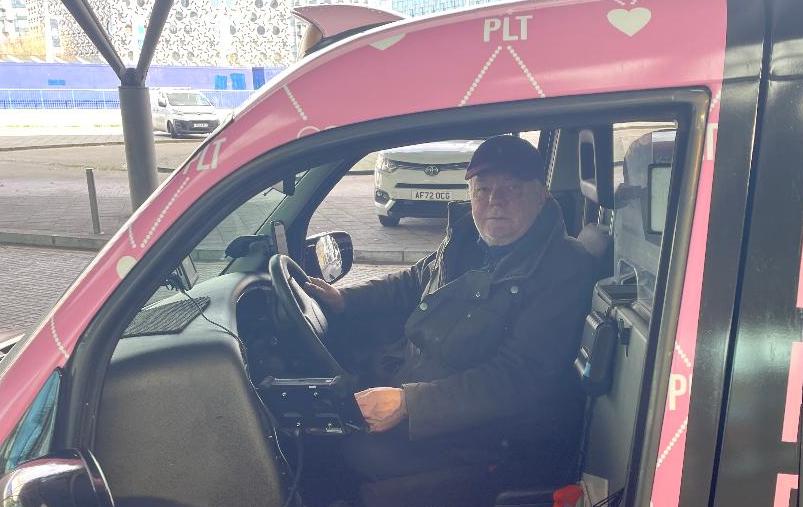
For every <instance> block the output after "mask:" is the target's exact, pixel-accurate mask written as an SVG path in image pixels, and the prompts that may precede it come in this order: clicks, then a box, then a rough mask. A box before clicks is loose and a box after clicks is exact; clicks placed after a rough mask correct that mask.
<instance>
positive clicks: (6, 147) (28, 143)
mask: <svg viewBox="0 0 803 507" xmlns="http://www.w3.org/2000/svg"><path fill="white" fill-rule="evenodd" d="M154 140H155V141H156V142H157V143H195V144H198V143H200V142H201V141H202V140H203V139H202V138H200V137H192V138H187V139H172V138H170V137H169V136H167V135H164V136H162V135H159V134H156V135H154ZM115 144H123V135H122V134H114V133H107V134H67V135H64V134H58V135H56V134H49V135H13V136H0V152H3V151H20V150H39V149H43V148H72V147H78V146H108V145H115Z"/></svg>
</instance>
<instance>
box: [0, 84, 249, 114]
mask: <svg viewBox="0 0 803 507" xmlns="http://www.w3.org/2000/svg"><path fill="white" fill-rule="evenodd" d="M198 91H200V92H201V93H203V94H204V95H205V96H206V97H207V98H208V99H209V101H210V102H212V104H214V105H215V107H218V108H221V109H234V108H235V107H237V106H239V105H240V104H242V103H243V102H244V101H245V100H246V99H247V98H248V97H250V96H251V94H252V93H254V90H198ZM119 108H120V96H119V95H118V93H117V90H116V89H106V90H88V89H69V88H65V89H53V88H42V89H23V88H4V89H0V109H119Z"/></svg>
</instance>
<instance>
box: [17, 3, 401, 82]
mask: <svg viewBox="0 0 803 507" xmlns="http://www.w3.org/2000/svg"><path fill="white" fill-rule="evenodd" d="M46 1H50V2H54V1H55V2H56V3H58V4H59V5H58V8H60V9H58V8H57V10H60V11H62V12H63V13H64V14H66V15H64V16H62V18H61V29H60V32H61V38H62V40H63V45H64V54H65V56H77V57H81V58H85V59H88V60H91V61H97V60H98V54H97V50H95V48H94V46H93V45H92V43H91V42H90V41H89V39H88V38H87V37H86V36H85V35H84V34H83V33H82V31H81V28H80V27H79V26H78V24H77V23H76V22H75V20H73V19H72V18H71V17H70V16H69V14H67V13H66V10H65V9H64V7H63V6H61V4H60V2H58V0H28V3H29V4H31V5H33V4H42V3H44V2H46ZM153 3H154V2H153V0H114V1H110V0H90V4H91V5H92V7H93V9H94V10H95V13H96V15H97V17H98V19H99V20H100V21H101V23H102V24H103V25H104V27H105V29H106V31H107V32H108V33H109V36H110V37H111V39H112V42H113V43H114V46H115V48H117V50H118V52H119V53H120V55H121V57H122V58H123V60H125V61H127V62H133V61H135V59H136V57H137V56H138V47H139V44H141V40H142V37H144V33H145V26H146V25H147V20H148V16H149V14H150V12H151V9H152V8H153ZM314 3H359V4H364V5H376V4H380V3H382V4H387V3H388V2H387V0H336V1H335V2H332V1H318V0H303V1H300V0H176V1H175V3H174V4H173V9H172V10H171V12H170V15H169V16H168V19H167V23H166V24H165V27H164V30H163V31H162V38H161V40H160V42H159V46H158V47H157V50H156V54H155V55H154V60H153V63H155V64H163V65H242V66H266V67H274V66H286V65H289V64H290V63H292V62H293V61H295V59H296V48H297V44H298V41H299V40H300V38H301V34H302V33H303V28H304V24H303V23H302V22H299V21H298V20H296V19H295V18H294V17H293V16H292V15H291V10H292V8H293V7H294V6H298V5H307V4H314Z"/></svg>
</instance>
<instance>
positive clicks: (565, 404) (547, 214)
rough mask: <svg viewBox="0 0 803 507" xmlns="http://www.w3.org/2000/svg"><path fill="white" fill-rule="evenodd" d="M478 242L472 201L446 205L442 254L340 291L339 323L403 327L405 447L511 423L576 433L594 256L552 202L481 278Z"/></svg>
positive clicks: (400, 375) (400, 372)
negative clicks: (395, 322) (577, 361)
mask: <svg viewBox="0 0 803 507" xmlns="http://www.w3.org/2000/svg"><path fill="white" fill-rule="evenodd" d="M478 236H479V235H478V232H477V229H476V227H475V225H474V221H473V219H472V217H471V212H470V208H469V207H468V205H467V203H453V204H452V205H450V208H449V225H448V228H447V233H446V238H445V239H444V241H443V242H442V243H441V245H440V247H439V248H438V250H437V251H436V252H435V253H433V254H432V255H430V256H429V257H426V258H424V259H422V260H420V261H418V262H417V263H416V264H415V265H414V266H412V267H411V268H409V269H407V270H405V271H402V272H400V273H396V274H393V275H389V276H387V277H385V278H382V279H379V280H374V281H371V282H367V283H365V284H363V285H359V286H355V287H350V288H347V289H343V293H344V296H345V299H346V316H347V317H351V318H360V315H363V316H364V315H366V314H368V315H370V314H380V315H397V316H398V315H401V316H403V317H404V318H407V320H406V324H405V326H404V341H403V345H404V353H403V356H402V360H401V364H400V365H399V367H398V369H397V370H396V371H395V373H394V375H393V379H394V381H392V382H391V383H393V384H395V385H396V386H401V387H403V388H404V391H405V399H406V402H407V411H408V414H409V432H410V437H411V438H412V439H419V438H425V437H435V436H443V435H448V434H455V433H460V432H463V431H467V430H469V431H471V430H476V429H477V428H484V429H490V430H491V431H492V433H495V434H499V432H502V433H504V432H506V431H508V430H510V429H511V428H513V427H515V426H516V425H517V423H518V424H519V426H521V423H526V425H527V427H528V428H529V433H532V432H533V430H534V429H535V428H538V431H539V432H547V433H548V432H554V431H561V430H566V429H567V428H570V427H571V428H576V427H578V425H579V422H580V417H581V416H582V404H583V395H582V392H581V391H580V388H579V383H578V381H577V378H576V375H575V374H574V373H573V367H572V362H573V360H574V358H575V356H576V354H577V351H578V348H579V340H580V332H581V327H582V322H583V319H584V316H585V315H586V313H587V311H588V305H589V301H590V297H591V291H592V268H591V258H590V256H589V254H588V253H587V252H586V251H585V249H584V248H583V247H582V246H581V245H580V243H579V242H577V240H575V239H573V238H571V237H569V236H568V235H567V234H566V227H565V225H564V223H563V218H562V216H561V212H560V208H559V206H558V204H557V202H555V201H554V200H551V199H550V200H549V201H547V203H546V204H545V206H544V208H543V209H542V211H541V213H540V214H539V216H538V218H537V219H536V221H535V223H534V224H533V226H532V227H531V228H530V230H529V231H528V232H527V233H526V234H525V236H524V237H522V238H521V239H520V240H519V241H518V242H517V243H516V246H515V248H514V249H513V250H512V251H511V252H510V253H509V254H507V255H506V256H504V257H503V258H502V259H501V260H500V261H499V262H498V264H497V265H496V267H495V269H493V270H492V271H489V270H488V269H481V268H480V269H476V266H480V265H482V262H481V261H479V262H478V260H479V259H481V257H482V249H483V245H482V244H480V243H479V242H478ZM472 266H473V267H475V269H467V268H470V267H472ZM391 320H392V319H391ZM381 338H382V337H379V339H381ZM524 434H527V432H526V431H525V432H524Z"/></svg>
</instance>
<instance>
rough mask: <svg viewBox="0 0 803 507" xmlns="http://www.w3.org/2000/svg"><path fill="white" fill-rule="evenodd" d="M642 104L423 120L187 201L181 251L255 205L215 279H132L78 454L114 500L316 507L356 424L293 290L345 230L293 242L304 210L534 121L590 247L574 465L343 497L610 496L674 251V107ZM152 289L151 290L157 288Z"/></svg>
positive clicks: (317, 319) (337, 354) (332, 361)
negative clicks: (90, 455)
mask: <svg viewBox="0 0 803 507" xmlns="http://www.w3.org/2000/svg"><path fill="white" fill-rule="evenodd" d="M639 115H640V116H634V115H633V114H622V113H620V114H619V116H618V117H617V118H615V119H613V118H612V117H611V115H610V114H607V115H605V114H603V115H601V116H600V117H599V118H598V119H597V120H596V121H595V122H594V123H591V124H589V123H588V119H589V118H588V115H583V117H582V118H579V117H568V116H561V117H556V118H549V117H545V119H544V120H543V121H541V122H539V124H538V125H533V123H532V118H531V117H530V118H528V119H527V120H526V122H529V123H528V124H526V125H525V124H524V121H522V122H520V123H518V124H516V122H513V123H511V122H510V121H508V122H505V121H501V119H500V121H498V122H496V123H494V122H488V123H487V124H486V125H485V127H484V128H483V129H482V130H481V131H480V130H479V129H477V127H476V124H474V125H473V126H468V125H467V124H462V126H453V128H451V129H442V128H432V127H430V128H422V127H420V124H419V126H418V127H416V128H412V129H408V130H402V131H401V133H400V134H399V133H397V134H396V135H395V138H394V139H389V138H388V137H387V135H386V136H385V137H384V138H382V137H381V136H379V137H377V138H375V139H373V140H371V141H367V140H364V141H362V142H356V143H355V142H352V143H351V144H348V143H346V144H342V145H341V146H339V147H338V146H337V145H336V144H331V143H330V144H326V143H324V147H325V148H326V149H325V150H321V151H319V155H318V156H315V157H313V156H310V157H307V158H306V160H304V162H303V163H299V160H300V159H299V157H296V159H295V162H294V163H295V164H296V165H293V166H287V167H284V172H283V173H282V174H284V176H283V178H282V183H281V185H277V184H274V185H271V186H269V187H267V190H264V191H261V192H259V193H257V194H256V196H254V190H253V189H255V188H264V187H263V186H257V185H258V183H259V182H262V183H263V184H264V183H265V182H270V181H275V180H276V179H277V178H276V176H273V177H272V180H271V177H269V176H266V171H265V170H264V167H265V162H264V161H263V162H262V164H263V165H262V166H261V167H258V169H261V170H257V171H252V172H253V174H254V175H255V176H254V178H253V180H252V181H250V182H248V183H247V184H246V183H244V182H242V181H239V182H237V184H236V185H235V184H234V183H231V185H229V186H228V188H227V190H226V191H227V192H228V193H229V195H230V196H231V195H233V194H234V193H235V190H234V189H235V188H236V189H237V190H236V192H237V193H238V195H239V197H238V198H237V199H230V201H234V202H236V203H239V207H237V206H235V205H232V204H231V202H230V203H229V204H227V205H226V206H221V207H208V208H207V209H206V210H202V211H197V212H195V214H194V215H193V213H192V209H191V211H190V213H189V214H190V215H192V217H191V218H192V219H193V220H194V221H195V223H196V224H198V223H204V224H208V225H204V226H203V227H197V226H196V227H195V228H194V229H195V230H193V231H189V230H188V231H187V232H186V233H184V236H183V237H182V236H181V235H179V236H178V238H182V239H190V238H193V240H192V241H189V242H186V243H184V245H195V246H197V245H198V244H199V243H200V241H201V238H204V237H208V235H207V233H210V229H212V227H213V226H215V227H218V228H220V227H223V226H225V224H226V223H227V220H229V221H230V220H232V217H235V218H236V216H235V215H236V213H235V212H236V210H237V209H242V207H244V206H253V205H254V202H253V199H258V200H259V199H261V200H263V201H265V200H268V201H270V206H268V207H267V208H266V209H267V210H268V213H267V214H266V215H265V216H264V217H262V219H260V221H261V223H259V224H257V227H256V229H255V230H254V233H253V234H249V235H243V236H240V237H238V238H237V239H235V240H234V241H232V242H230V243H229V244H228V246H227V250H226V254H227V257H226V264H224V265H223V266H224V267H223V269H222V270H220V271H219V273H220V274H219V275H218V274H217V273H218V272H217V271H215V272H214V273H212V274H211V276H210V277H209V279H206V280H203V281H201V282H200V283H195V284H194V286H193V284H192V281H193V280H192V278H193V277H192V276H191V275H192V273H191V271H192V268H191V266H192V264H191V263H190V264H189V265H188V264H187V262H186V260H185V262H183V263H181V264H183V266H184V267H180V268H177V269H174V268H173V267H169V268H167V269H166V266H167V265H166V264H160V265H156V264H154V265H153V266H152V267H151V269H152V272H153V273H159V275H158V279H152V280H151V281H150V282H149V283H148V284H143V285H142V286H140V287H139V289H133V288H132V290H134V291H135V292H136V293H138V294H139V297H140V304H138V305H137V306H136V308H141V310H140V311H138V312H137V311H136V310H134V311H130V310H129V312H128V313H129V317H128V318H124V319H118V320H119V322H118V323H117V325H118V329H123V328H124V329H125V331H121V332H120V333H119V334H118V335H117V336H120V339H119V341H117V342H116V345H115V346H114V347H113V349H110V354H111V350H113V355H112V356H111V359H110V361H109V363H108V369H107V370H106V371H105V372H103V373H101V375H105V376H103V377H99V379H100V382H101V384H102V387H101V388H100V389H99V391H98V392H99V399H98V404H97V412H96V420H95V421H94V426H93V445H92V450H93V452H94V455H95V456H96V457H97V459H98V461H99V463H100V464H101V466H102V468H103V471H104V473H105V475H106V477H107V480H108V483H109V486H110V488H111V492H112V494H113V496H114V498H115V501H116V503H118V504H119V505H124V506H138V505H163V506H196V505H269V506H284V507H286V506H290V505H297V506H300V505H307V506H309V507H314V506H317V505H327V504H328V503H329V502H331V501H332V500H333V499H336V498H342V497H343V496H344V495H348V494H350V493H349V492H350V491H351V490H350V489H349V488H347V487H344V484H347V483H349V482H350V481H352V482H353V478H352V477H348V471H346V470H344V469H343V467H342V466H340V465H339V461H338V457H337V450H336V449H337V445H338V444H337V442H338V441H339V440H340V439H342V438H343V437H344V436H346V435H348V434H349V433H351V432H353V431H362V428H361V421H360V417H359V412H358V409H356V406H355V405H354V402H353V398H352V396H351V395H352V393H353V392H354V391H355V390H356V389H357V388H358V387H359V380H358V379H355V378H354V376H353V375H351V374H350V372H349V370H348V367H349V365H350V363H349V358H348V357H347V356H346V355H344V354H343V352H342V351H338V350H337V347H335V346H334V345H333V344H332V341H331V340H330V339H328V337H327V335H328V334H330V332H332V333H334V332H339V331H338V330H332V329H331V327H332V326H330V323H329V322H328V321H327V316H326V313H325V311H324V310H323V309H322V308H321V307H320V306H319V305H318V304H317V303H316V302H315V301H314V300H312V299H311V298H309V297H308V296H307V295H306V294H305V293H304V291H303V290H301V285H300V283H302V282H303V280H304V279H305V277H306V276H307V275H309V276H323V277H325V278H327V279H328V280H329V281H332V282H334V281H336V280H337V279H339V278H341V277H342V276H345V275H346V274H347V273H348V271H349V269H350V268H351V265H352V262H353V247H352V244H351V239H350V238H349V236H348V234H346V233H344V232H334V233H331V234H319V235H315V236H313V237H310V238H307V237H306V235H307V230H308V227H309V222H310V219H311V217H312V215H313V213H314V211H315V209H316V208H317V207H318V206H319V205H320V203H321V202H322V201H323V199H324V198H325V196H326V195H327V194H328V193H329V192H330V190H331V189H332V188H333V187H334V185H335V184H336V183H337V182H338V181H339V180H340V179H341V178H342V177H343V176H344V175H345V174H346V172H347V171H348V169H349V168H350V167H352V166H353V165H354V163H355V162H356V161H357V160H359V159H361V158H362V157H363V156H364V155H366V154H367V153H370V152H371V151H375V150H378V149H381V148H384V147H389V146H398V145H407V144H414V143H417V142H421V141H430V140H438V139H444V138H445V137H446V136H447V135H448V137H447V138H463V137H465V136H467V135H472V136H476V135H493V134H498V133H504V132H508V133H509V132H511V131H513V132H518V131H524V130H534V129H533V127H534V126H535V128H537V129H539V130H541V136H540V140H539V148H540V149H541V150H542V152H543V153H544V154H545V159H546V160H547V161H548V182H547V183H548V186H549V187H550V190H551V193H552V195H553V196H554V197H555V199H556V200H557V201H558V202H559V204H560V205H561V208H562V210H563V212H564V218H565V221H566V224H567V229H568V231H569V233H570V234H571V235H573V236H576V237H577V238H578V239H579V240H580V241H581V242H582V243H583V245H584V246H585V247H586V248H587V249H588V250H589V252H591V253H592V254H593V256H594V259H595V262H596V273H597V278H598V280H599V281H598V282H597V284H596V287H595V289H594V293H593V294H589V299H590V301H591V307H590V312H589V314H588V316H587V318H586V322H585V324H584V328H583V332H582V336H577V337H567V339H573V340H575V341H576V342H577V344H578V353H577V359H576V361H575V363H574V365H567V367H574V368H575V369H576V371H577V380H578V382H581V383H582V384H583V386H584V388H585V390H586V392H587V394H588V403H587V410H586V430H585V431H584V434H582V435H575V436H572V438H577V439H580V440H581V442H582V445H581V447H582V449H583V452H582V456H583V457H582V460H581V462H580V463H567V464H562V465H557V464H556V467H557V466H560V467H561V470H559V471H558V473H556V475H555V477H556V479H554V480H553V481H552V482H551V483H549V484H543V483H541V484H539V483H537V481H531V482H528V481H527V480H526V470H525V471H524V473H523V474H522V473H521V472H522V471H521V470H519V476H522V475H523V477H525V480H524V481H519V482H517V483H516V484H515V487H511V486H509V485H508V486H506V487H504V488H502V487H499V485H500V484H510V483H507V482H505V481H504V480H500V477H499V476H500V475H503V474H505V473H506V472H505V471H506V470H507V468H506V467H505V466H504V463H500V466H498V467H494V471H493V472H490V471H489V469H487V468H483V469H481V470H455V471H445V473H444V474H421V476H418V477H405V478H400V479H393V480H388V481H383V482H381V483H374V484H372V485H371V486H370V487H369V488H368V489H366V488H363V489H362V490H361V491H359V492H354V494H355V495H356V496H357V497H360V498H354V497H353V498H349V500H351V501H353V502H359V501H362V502H364V503H365V504H366V505H372V503H371V495H372V494H376V493H377V491H381V490H385V491H404V490H409V489H410V487H411V485H412V486H413V487H412V489H413V490H415V491H417V492H421V491H422V490H428V491H431V492H433V494H437V492H438V491H446V492H448V493H449V494H448V495H447V497H445V498H444V503H443V505H471V504H473V503H476V502H477V501H479V500H478V499H482V500H481V502H482V503H481V504H483V505H496V506H513V505H518V506H525V505H530V506H541V505H545V506H549V505H552V494H553V491H554V490H555V489H557V488H559V487H561V486H564V485H566V484H571V483H575V482H579V481H581V480H582V484H583V486H584V489H585V494H586V498H587V502H590V503H586V505H618V503H619V502H620V501H621V499H622V495H623V492H624V488H625V487H626V486H627V485H628V482H629V481H630V479H631V475H632V473H633V471H632V469H633V461H634V459H635V458H634V456H637V455H638V454H639V450H640V448H641V442H640V439H643V438H644V436H643V431H639V430H638V429H639V425H638V421H640V420H643V418H644V414H643V413H642V412H643V411H644V410H645V408H644V406H645V403H646V400H648V399H649V394H650V393H649V391H650V389H646V390H645V389H643V388H642V387H643V386H644V385H647V384H645V382H649V376H647V377H645V373H648V371H649V370H650V368H645V366H646V365H648V364H650V362H651V361H653V360H652V359H650V353H649V349H650V347H649V343H650V342H651V339H650V336H653V338H652V341H654V340H655V336H656V333H657V322H656V320H658V319H656V318H655V316H658V315H659V313H660V312H659V309H660V307H661V305H662V304H663V303H662V293H663V291H664V288H665V287H666V281H665V280H666V271H667V270H668V266H667V261H666V257H667V251H668V249H669V248H670V247H671V245H665V244H663V243H662V236H663V234H662V231H663V229H664V225H665V224H666V223H669V224H670V225H671V224H673V223H674V217H673V216H672V215H673V213H668V210H671V209H673V208H674V207H676V206H677V201H678V199H679V191H678V188H679V186H680V183H679V182H678V181H675V180H677V179H678V178H674V177H670V176H671V173H672V172H673V170H672V162H673V159H674V157H675V156H676V153H675V152H676V145H675V138H676V136H679V137H680V136H683V137H686V136H689V132H688V131H686V130H684V129H683V128H682V127H683V125H684V123H683V122H681V121H678V120H679V118H678V115H676V114H674V113H668V112H667V111H659V110H656V112H655V115H654V116H653V117H650V118H649V119H650V120H651V122H650V123H640V124H636V123H632V122H633V121H634V120H639V121H641V122H643V121H644V113H643V110H642V111H641V112H640V113H639ZM606 117H607V120H604V119H605V118H606ZM684 117H685V116H684ZM628 132H629V138H627V139H625V138H623V136H622V134H623V133H628ZM635 134H638V136H637V137H635ZM372 135H373V134H372ZM625 137H627V136H625ZM366 139H367V138H366ZM333 153H336V155H333ZM684 179H685V178H684ZM225 183H226V182H225V181H224V184H223V185H222V186H224V187H226V184H225ZM670 183H671V185H670ZM280 186H281V187H282V189H283V190H284V191H283V192H281V191H278V190H277V188H279V187H280ZM673 189H674V190H673ZM246 199H249V200H246ZM369 204H370V202H367V203H366V206H368V205H369ZM201 217H203V220H202V219H201ZM178 238H174V239H173V240H172V242H171V243H172V245H173V246H172V248H168V247H165V248H166V249H170V250H171V255H172V256H173V258H175V259H181V258H182V257H184V256H187V255H188V254H190V252H189V251H188V250H187V247H186V246H182V247H180V248H177V247H176V245H177V244H178V243H177V241H178ZM662 248H663V251H664V253H663V254H662ZM176 256H177V257H176ZM662 259H663V260H662ZM196 260H198V259H196ZM659 261H660V262H659ZM177 265H180V264H179V262H178V261H176V262H175V263H173V264H170V266H177ZM202 278H204V277H202ZM156 285H160V286H161V287H160V288H158V289H157V290H155V291H154V287H155V286H156ZM165 286H168V287H170V288H171V289H174V290H173V291H172V292H170V291H166V289H165ZM165 296H167V297H165ZM145 299H148V300H149V302H148V303H145V304H143V303H142V301H144V300H145ZM123 313H124V312H123ZM120 314H121V312H120V310H119V309H118V315H120ZM365 319H366V322H364V323H362V324H368V325H369V326H370V323H369V321H370V316H366V318H365ZM401 324H402V323H396V325H401ZM382 325H394V324H393V323H387V322H385V323H382ZM362 329H369V328H366V327H365V326H363V328H362ZM654 353H655V350H653V354H654ZM391 459H392V458H391ZM501 459H502V460H503V461H504V457H502V458H501ZM371 488H374V489H371ZM376 488H378V489H376ZM458 492H459V493H458ZM461 495H462V496H461ZM399 498H401V500H400V502H401V503H399V505H416V502H415V499H414V498H412V499H409V498H408V499H407V500H404V499H403V498H404V496H403V494H402V493H399ZM600 502H602V503H600Z"/></svg>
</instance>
